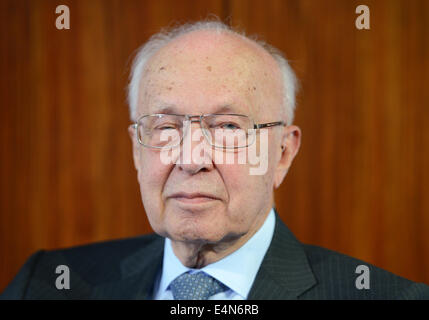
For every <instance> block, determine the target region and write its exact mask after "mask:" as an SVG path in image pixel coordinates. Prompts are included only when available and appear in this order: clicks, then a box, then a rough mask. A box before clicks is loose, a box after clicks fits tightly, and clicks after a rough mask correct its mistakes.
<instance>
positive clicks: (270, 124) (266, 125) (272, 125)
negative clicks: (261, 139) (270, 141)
mask: <svg viewBox="0 0 429 320" xmlns="http://www.w3.org/2000/svg"><path fill="white" fill-rule="evenodd" d="M275 126H286V123H285V122H284V121H276V122H268V123H260V124H255V127H254V129H261V128H269V127H275Z"/></svg>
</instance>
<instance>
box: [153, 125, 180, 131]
mask: <svg viewBox="0 0 429 320" xmlns="http://www.w3.org/2000/svg"><path fill="white" fill-rule="evenodd" d="M177 129H178V127H177V125H175V124H163V125H159V126H157V127H155V130H161V131H164V130H177Z"/></svg>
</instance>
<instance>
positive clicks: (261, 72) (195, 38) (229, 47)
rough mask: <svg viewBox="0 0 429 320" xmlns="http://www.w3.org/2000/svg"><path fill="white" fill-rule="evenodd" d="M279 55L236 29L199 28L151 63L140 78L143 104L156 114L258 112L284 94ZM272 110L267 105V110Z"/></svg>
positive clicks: (168, 48)
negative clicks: (164, 111) (171, 111)
mask: <svg viewBox="0 0 429 320" xmlns="http://www.w3.org/2000/svg"><path fill="white" fill-rule="evenodd" d="M280 83H281V81H279V71H278V67H277V64H276V62H275V61H274V59H273V58H272V57H271V56H270V55H269V54H268V53H267V52H265V50H263V49H262V48H261V47H259V46H258V45H256V44H255V43H253V42H251V41H249V40H247V39H244V38H240V37H239V36H237V35H233V34H224V33H222V34H218V33H216V32H214V31H207V30H206V31H198V32H192V33H189V34H186V35H184V36H181V37H179V38H177V39H175V40H173V41H172V42H170V43H169V44H168V45H166V46H165V47H163V48H162V49H161V50H159V51H158V52H157V53H156V54H155V55H154V56H153V57H152V58H151V59H150V60H149V62H148V63H147V65H146V68H145V70H144V73H143V77H142V79H141V83H140V90H139V108H141V112H144V113H155V112H157V111H159V110H160V109H162V108H166V107H169V108H170V109H175V110H177V111H178V112H180V111H182V113H183V112H186V113H212V112H216V111H217V109H219V108H225V107H228V108H229V109H230V111H231V112H237V113H249V112H251V113H255V111H257V109H260V108H262V107H263V106H262V105H261V103H267V104H273V101H267V100H276V99H279V98H280V97H281V86H280ZM266 111H268V110H266Z"/></svg>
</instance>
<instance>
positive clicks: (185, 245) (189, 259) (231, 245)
mask: <svg viewBox="0 0 429 320" xmlns="http://www.w3.org/2000/svg"><path fill="white" fill-rule="evenodd" d="M269 212H270V210H268V212H267V213H266V214H263V215H260V217H259V219H256V221H255V223H254V224H253V225H252V227H251V228H250V230H249V232H247V233H245V234H243V235H240V236H235V237H229V238H228V239H226V238H224V240H222V241H219V242H218V243H208V242H206V241H203V240H202V241H193V242H184V241H174V240H171V246H172V248H173V252H174V254H175V255H176V257H177V258H178V259H179V260H180V262H181V263H182V264H183V265H184V266H186V267H188V268H193V269H201V268H203V267H205V266H207V265H209V264H211V263H214V262H216V261H219V260H221V259H222V258H224V257H226V256H227V255H229V254H231V253H233V252H234V251H236V250H238V249H239V248H241V247H242V246H243V245H244V244H245V243H246V242H247V241H248V240H249V239H250V238H251V237H253V235H254V234H255V233H256V232H257V231H258V230H259V229H260V228H261V226H262V225H263V224H264V222H265V219H266V218H267V216H268V214H269Z"/></svg>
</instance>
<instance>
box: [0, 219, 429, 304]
mask: <svg viewBox="0 0 429 320" xmlns="http://www.w3.org/2000/svg"><path fill="white" fill-rule="evenodd" d="M163 249H164V239H163V238H161V237H159V236H157V235H147V236H142V237H137V238H131V239H125V240H114V241H109V242H104V243H95V244H90V245H86V246H80V247H74V248H69V249H64V250H56V251H38V252H36V253H35V254H33V255H32V256H31V257H30V258H29V259H28V261H27V262H26V263H25V265H24V266H23V267H22V269H21V270H20V272H19V273H18V275H17V276H16V277H15V279H14V280H13V281H12V282H11V283H10V284H9V286H8V287H7V288H6V290H5V291H4V292H3V294H2V296H1V298H2V299H151V298H152V295H153V285H154V280H155V278H156V276H157V274H158V272H160V270H161V267H162V258H163ZM361 264H364V265H367V266H368V267H369V270H370V289H361V290H358V289H357V288H356V286H355V280H356V277H358V276H359V274H356V273H355V271H356V267H357V266H358V265H361ZM58 265H67V266H68V267H69V269H70V289H69V290H58V289H56V286H55V280H56V278H57V277H58V274H56V273H55V269H56V267H57V266H58ZM248 299H429V287H428V286H426V285H425V284H422V283H414V282H412V281H409V280H407V279H404V278H401V277H398V276H396V275H394V274H392V273H389V272H387V271H384V270H382V269H379V268H377V267H375V266H372V265H369V264H367V263H365V262H363V261H360V260H357V259H354V258H351V257H348V256H345V255H342V254H339V253H336V252H333V251H330V250H327V249H323V248H320V247H316V246H310V245H303V244H301V243H300V242H298V240H297V239H296V238H295V237H294V236H293V234H292V233H291V232H290V231H289V229H288V228H287V227H286V226H285V225H284V224H283V222H282V221H281V220H280V218H279V217H278V216H277V215H276V227H275V232H274V236H273V240H272V242H271V245H270V247H269V249H268V251H267V254H266V256H265V258H264V260H263V262H262V264H261V267H260V269H259V271H258V274H257V276H256V279H255V282H254V283H253V286H252V289H251V291H250V293H249V297H248Z"/></svg>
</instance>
